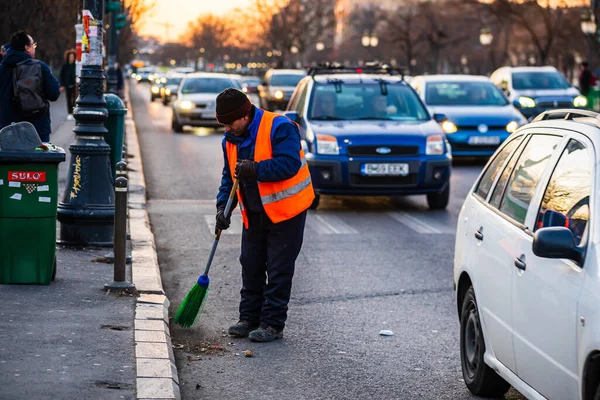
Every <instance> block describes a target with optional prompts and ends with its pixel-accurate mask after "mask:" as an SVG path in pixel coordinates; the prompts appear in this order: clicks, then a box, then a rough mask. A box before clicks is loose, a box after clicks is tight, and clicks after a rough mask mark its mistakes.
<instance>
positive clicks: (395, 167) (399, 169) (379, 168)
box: [361, 164, 408, 176]
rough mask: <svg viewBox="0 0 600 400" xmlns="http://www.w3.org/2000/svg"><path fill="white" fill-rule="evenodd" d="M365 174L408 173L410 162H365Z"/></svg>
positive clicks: (398, 174) (363, 167)
mask: <svg viewBox="0 0 600 400" xmlns="http://www.w3.org/2000/svg"><path fill="white" fill-rule="evenodd" d="M361 172H362V174H363V175H396V176H406V175H408V164H363V165H362V169H361Z"/></svg>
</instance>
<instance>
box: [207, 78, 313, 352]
mask: <svg viewBox="0 0 600 400" xmlns="http://www.w3.org/2000/svg"><path fill="white" fill-rule="evenodd" d="M216 108H217V109H216V114H217V120H218V121H219V122H220V123H221V124H223V125H224V126H225V138H224V139H223V145H222V146H223V154H224V164H225V165H224V167H223V174H222V178H221V187H220V188H219V193H218V195H217V216H216V229H227V228H229V225H230V222H231V221H230V216H227V215H225V204H226V203H227V199H228V197H229V192H230V191H231V188H232V186H233V180H232V177H235V178H236V179H238V180H239V182H240V186H239V190H238V191H237V200H238V202H239V204H240V210H241V212H242V220H243V223H244V228H243V231H242V251H241V256H240V263H241V264H242V289H241V292H240V293H241V302H240V307H239V313H240V317H239V321H238V323H237V324H235V325H233V326H231V327H230V328H229V334H230V335H232V336H235V337H246V336H248V337H249V338H250V340H252V341H255V342H270V341H272V340H275V339H281V338H282V337H283V328H284V326H285V321H286V318H287V310H288V302H289V300H290V293H291V289H292V278H293V276H294V268H295V263H296V258H297V257H298V254H299V253H300V249H301V247H302V240H303V236H304V225H305V222H306V212H307V211H306V210H307V209H308V208H309V207H310V205H311V203H312V202H313V200H314V198H315V196H314V190H313V187H312V181H311V178H310V172H309V170H308V165H307V163H306V159H305V158H304V152H303V150H302V146H301V145H300V133H299V131H298V127H297V126H296V124H294V123H293V122H292V121H290V120H289V119H288V118H286V117H285V116H283V115H279V114H275V113H271V112H268V111H264V110H261V109H259V108H257V107H255V106H253V105H252V103H251V102H250V100H249V99H248V97H247V96H246V95H245V94H244V93H243V92H241V91H239V90H237V89H231V88H230V89H226V90H225V91H223V92H221V93H220V94H219V95H218V96H217V107H216Z"/></svg>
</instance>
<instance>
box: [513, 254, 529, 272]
mask: <svg viewBox="0 0 600 400" xmlns="http://www.w3.org/2000/svg"><path fill="white" fill-rule="evenodd" d="M522 258H524V256H521V257H518V258H515V267H517V268H519V269H520V270H522V271H525V269H526V268H527V264H525V261H523V260H522Z"/></svg>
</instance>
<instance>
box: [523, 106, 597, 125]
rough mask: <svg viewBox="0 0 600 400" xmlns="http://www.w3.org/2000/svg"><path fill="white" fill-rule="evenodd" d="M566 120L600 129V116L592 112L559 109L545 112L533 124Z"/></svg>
mask: <svg viewBox="0 0 600 400" xmlns="http://www.w3.org/2000/svg"><path fill="white" fill-rule="evenodd" d="M548 120H565V121H575V122H582V123H587V124H590V125H594V126H596V127H598V128H600V114H599V113H597V112H595V111H590V110H580V109H572V108H559V109H556V110H548V111H544V112H543V113H541V114H540V115H538V116H537V117H535V119H534V120H533V121H531V122H539V121H548Z"/></svg>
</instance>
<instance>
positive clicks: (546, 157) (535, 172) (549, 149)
mask: <svg viewBox="0 0 600 400" xmlns="http://www.w3.org/2000/svg"><path fill="white" fill-rule="evenodd" d="M560 140H561V137H560V136H551V135H534V136H532V138H531V140H530V141H529V143H527V146H526V147H525V149H524V150H523V153H521V157H519V161H518V162H517V164H516V165H515V169H514V170H513V172H512V174H511V177H510V179H509V180H508V185H507V187H506V191H505V193H504V195H503V196H502V202H501V203H500V211H501V212H502V213H504V214H506V215H507V216H509V217H510V218H512V219H514V220H515V221H517V222H520V223H524V222H525V216H526V215H527V209H528V208H529V203H530V202H531V198H532V197H533V193H534V192H535V188H536V186H537V184H538V182H539V180H540V178H541V176H542V174H543V173H544V169H545V168H546V165H547V164H548V161H550V157H551V156H552V153H553V152H554V149H555V148H556V145H557V144H558V143H559V142H560Z"/></svg>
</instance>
